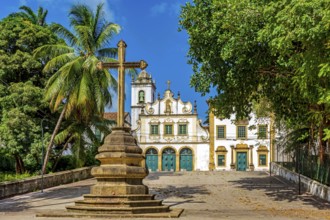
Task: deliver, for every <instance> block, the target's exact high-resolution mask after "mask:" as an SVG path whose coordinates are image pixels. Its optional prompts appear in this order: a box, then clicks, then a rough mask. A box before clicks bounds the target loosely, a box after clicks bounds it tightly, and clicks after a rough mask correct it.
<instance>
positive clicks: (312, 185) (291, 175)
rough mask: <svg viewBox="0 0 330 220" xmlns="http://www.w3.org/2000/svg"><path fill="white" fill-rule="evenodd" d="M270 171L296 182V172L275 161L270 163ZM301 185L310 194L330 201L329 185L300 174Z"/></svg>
mask: <svg viewBox="0 0 330 220" xmlns="http://www.w3.org/2000/svg"><path fill="white" fill-rule="evenodd" d="M271 171H272V173H273V174H276V175H278V176H282V177H284V178H285V179H287V180H289V181H292V182H295V183H298V182H299V175H298V173H295V172H292V171H290V170H288V169H286V168H284V167H282V166H280V165H278V164H277V163H271ZM300 182H301V187H302V188H304V189H305V190H306V191H307V192H309V193H311V194H312V195H315V196H318V197H320V198H322V199H325V200H327V201H329V202H330V187H328V186H326V185H323V184H321V183H319V182H317V181H315V180H312V179H310V178H308V177H306V176H303V175H300Z"/></svg>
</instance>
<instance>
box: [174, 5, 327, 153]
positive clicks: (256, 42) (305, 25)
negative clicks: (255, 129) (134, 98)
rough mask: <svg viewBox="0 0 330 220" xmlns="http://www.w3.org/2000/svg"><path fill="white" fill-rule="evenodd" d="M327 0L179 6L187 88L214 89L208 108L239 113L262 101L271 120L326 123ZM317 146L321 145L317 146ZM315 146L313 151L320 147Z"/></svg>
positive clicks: (320, 126)
mask: <svg viewBox="0 0 330 220" xmlns="http://www.w3.org/2000/svg"><path fill="white" fill-rule="evenodd" d="M329 9H330V2H329V1H327V0H308V1H307V0H281V1H257V0H194V1H193V3H187V4H186V5H185V6H184V7H183V8H182V11H181V15H180V25H181V28H182V29H185V30H186V31H187V32H188V35H189V44H190V49H189V52H188V57H189V62H190V63H191V64H192V66H193V71H194V74H193V75H192V77H191V86H193V87H195V89H196V91H198V92H201V93H202V94H206V93H209V92H210V91H211V89H213V88H214V89H215V90H216V95H215V96H213V97H211V98H210V104H211V106H212V107H213V108H215V109H216V114H218V115H223V116H227V117H228V116H229V115H230V114H231V113H236V115H237V117H247V116H248V114H249V113H250V112H251V111H252V110H253V108H252V103H255V102H259V101H260V100H261V99H266V100H267V101H268V102H269V103H270V104H271V109H272V111H273V112H274V113H275V115H276V118H277V119H278V120H280V119H285V120H286V122H289V123H290V124H291V125H296V126H298V125H301V124H304V125H307V126H309V125H313V126H317V127H318V129H319V130H318V134H319V140H320V142H322V141H324V140H325V139H326V138H329V137H327V136H325V135H324V134H323V132H324V131H325V132H327V131H328V128H329V125H330V123H329V122H330V121H329V120H330V111H329V110H330V109H329V100H330V89H329V88H330V87H329V83H330V68H329V63H330V35H329V33H330V23H329V20H330V10H329ZM323 148H324V144H323ZM320 150H321V149H320Z"/></svg>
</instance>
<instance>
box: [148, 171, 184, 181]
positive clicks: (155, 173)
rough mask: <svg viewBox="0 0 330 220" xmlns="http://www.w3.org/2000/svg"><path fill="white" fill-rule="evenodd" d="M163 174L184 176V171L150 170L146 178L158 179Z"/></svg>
mask: <svg viewBox="0 0 330 220" xmlns="http://www.w3.org/2000/svg"><path fill="white" fill-rule="evenodd" d="M162 176H182V173H179V172H167V171H162V172H150V173H149V175H148V176H147V177H146V178H145V179H147V180H158V179H159V178H160V177H162Z"/></svg>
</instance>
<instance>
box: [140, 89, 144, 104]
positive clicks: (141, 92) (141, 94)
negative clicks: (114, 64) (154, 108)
mask: <svg viewBox="0 0 330 220" xmlns="http://www.w3.org/2000/svg"><path fill="white" fill-rule="evenodd" d="M139 103H144V91H142V90H141V91H139Z"/></svg>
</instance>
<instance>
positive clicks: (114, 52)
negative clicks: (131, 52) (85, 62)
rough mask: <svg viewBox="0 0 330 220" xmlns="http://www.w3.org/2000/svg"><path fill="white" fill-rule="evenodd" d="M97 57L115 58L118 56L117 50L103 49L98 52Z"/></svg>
mask: <svg viewBox="0 0 330 220" xmlns="http://www.w3.org/2000/svg"><path fill="white" fill-rule="evenodd" d="M97 55H99V56H101V57H113V58H115V57H116V56H117V55H118V49H117V48H102V49H100V50H98V51H97Z"/></svg>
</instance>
